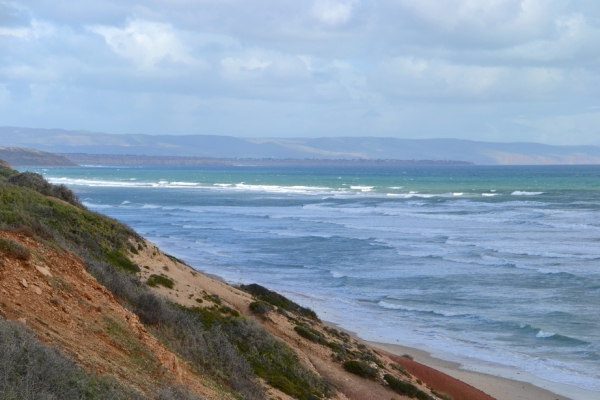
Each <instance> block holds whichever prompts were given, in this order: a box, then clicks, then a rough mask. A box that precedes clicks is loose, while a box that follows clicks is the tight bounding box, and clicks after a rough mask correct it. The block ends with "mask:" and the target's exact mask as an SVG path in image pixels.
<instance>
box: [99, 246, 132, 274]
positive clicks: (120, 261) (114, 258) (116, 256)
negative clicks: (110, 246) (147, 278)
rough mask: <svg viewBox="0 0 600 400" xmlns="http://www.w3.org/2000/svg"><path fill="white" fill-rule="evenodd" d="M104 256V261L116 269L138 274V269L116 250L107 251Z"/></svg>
mask: <svg viewBox="0 0 600 400" xmlns="http://www.w3.org/2000/svg"><path fill="white" fill-rule="evenodd" d="M105 255H106V260H107V261H108V262H109V263H111V264H112V265H114V266H115V267H117V268H120V269H122V270H123V271H127V272H131V273H132V274H135V273H137V272H140V267H138V266H137V265H135V264H134V263H132V262H131V260H129V258H127V257H126V256H125V255H123V253H121V252H120V251H118V250H112V251H107V252H106V253H105Z"/></svg>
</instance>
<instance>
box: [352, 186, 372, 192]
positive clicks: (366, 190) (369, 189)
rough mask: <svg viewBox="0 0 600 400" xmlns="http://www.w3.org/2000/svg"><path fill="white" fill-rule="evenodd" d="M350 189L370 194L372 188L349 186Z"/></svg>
mask: <svg viewBox="0 0 600 400" xmlns="http://www.w3.org/2000/svg"><path fill="white" fill-rule="evenodd" d="M350 189H353V190H360V191H361V192H370V191H371V190H373V186H350Z"/></svg>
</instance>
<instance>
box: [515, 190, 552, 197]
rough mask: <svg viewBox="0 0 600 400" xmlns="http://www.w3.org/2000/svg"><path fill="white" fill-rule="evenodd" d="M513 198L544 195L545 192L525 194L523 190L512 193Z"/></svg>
mask: <svg viewBox="0 0 600 400" xmlns="http://www.w3.org/2000/svg"><path fill="white" fill-rule="evenodd" d="M511 194H512V195H513V196H537V195H540V194H544V192H525V191H521V190H515V191H514V192H512V193H511Z"/></svg>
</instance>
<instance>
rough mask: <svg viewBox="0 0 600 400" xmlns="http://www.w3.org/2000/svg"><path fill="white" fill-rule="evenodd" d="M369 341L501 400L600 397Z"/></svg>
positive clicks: (518, 374)
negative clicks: (467, 367)
mask: <svg viewBox="0 0 600 400" xmlns="http://www.w3.org/2000/svg"><path fill="white" fill-rule="evenodd" d="M366 343H369V344H370V345H371V346H373V347H376V348H379V349H381V350H383V351H386V352H388V353H390V354H392V355H396V356H402V355H403V354H409V355H411V356H412V357H413V358H414V361H417V362H418V363H419V364H422V365H424V366H426V367H430V368H433V369H435V370H437V371H440V372H442V373H444V374H447V375H449V376H451V377H453V378H456V379H459V380H461V381H463V382H465V383H468V384H470V385H472V386H474V387H476V388H478V389H480V390H482V391H483V392H485V393H487V394H489V395H490V396H492V397H494V398H496V399H498V400H548V399H556V400H565V399H573V400H596V399H598V398H600V393H598V392H593V391H589V390H584V389H580V388H577V387H574V386H569V385H563V384H559V383H554V382H549V381H545V380H543V379H540V378H537V377H535V376H533V375H531V374H528V373H526V372H523V371H518V370H516V369H510V368H507V367H503V366H501V365H494V364H488V365H485V364H483V363H481V364H480V365H479V366H477V367H475V368H477V370H476V371H473V370H467V369H464V368H463V366H462V365H461V364H460V363H458V362H452V361H446V360H443V359H441V358H436V357H434V356H432V355H431V353H430V352H428V351H424V350H419V349H415V348H412V347H407V346H401V345H394V344H387V343H376V342H366ZM434 354H435V353H434ZM404 366H405V367H406V368H407V369H408V370H409V371H410V372H411V373H413V374H414V375H415V376H419V373H420V371H418V368H415V369H414V370H411V369H410V367H409V366H407V365H404ZM501 375H502V376H501ZM509 377H510V378H509ZM455 400H456V399H455Z"/></svg>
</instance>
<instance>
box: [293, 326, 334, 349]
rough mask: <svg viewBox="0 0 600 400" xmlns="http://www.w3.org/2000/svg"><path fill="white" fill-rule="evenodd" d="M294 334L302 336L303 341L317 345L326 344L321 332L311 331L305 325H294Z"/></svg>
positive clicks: (311, 329)
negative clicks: (306, 340)
mask: <svg viewBox="0 0 600 400" xmlns="http://www.w3.org/2000/svg"><path fill="white" fill-rule="evenodd" d="M294 330H295V331H296V333H297V334H298V335H300V336H302V337H303V338H305V339H308V340H310V341H311V342H315V343H319V344H327V340H326V339H325V335H323V334H322V333H321V332H319V331H317V330H316V329H313V328H311V327H309V326H307V325H304V324H301V325H296V326H295V327H294Z"/></svg>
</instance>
